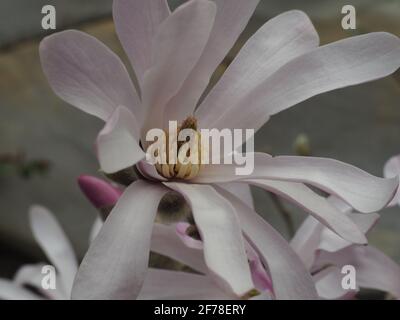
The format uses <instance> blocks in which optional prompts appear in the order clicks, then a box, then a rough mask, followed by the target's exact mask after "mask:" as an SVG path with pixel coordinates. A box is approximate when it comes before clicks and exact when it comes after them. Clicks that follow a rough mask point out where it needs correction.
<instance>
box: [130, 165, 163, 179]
mask: <svg viewBox="0 0 400 320" xmlns="http://www.w3.org/2000/svg"><path fill="white" fill-rule="evenodd" d="M136 169H138V171H139V172H140V174H141V175H143V177H145V178H146V179H148V180H154V181H167V179H165V178H164V177H163V176H161V175H160V174H159V173H158V171H157V170H156V167H155V166H154V165H152V164H150V163H148V162H147V161H146V160H142V161H139V162H138V163H137V164H136Z"/></svg>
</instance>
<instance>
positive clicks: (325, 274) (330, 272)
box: [313, 266, 359, 300]
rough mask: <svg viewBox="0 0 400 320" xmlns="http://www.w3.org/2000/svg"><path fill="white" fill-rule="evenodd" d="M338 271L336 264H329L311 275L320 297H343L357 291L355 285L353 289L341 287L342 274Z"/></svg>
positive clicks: (331, 298) (332, 298) (328, 298)
mask: <svg viewBox="0 0 400 320" xmlns="http://www.w3.org/2000/svg"><path fill="white" fill-rule="evenodd" d="M340 271H341V270H340V269H339V268H338V267H336V266H329V267H327V268H325V269H323V270H322V271H320V272H318V273H317V274H315V275H314V276H313V278H314V280H315V287H316V288H317V291H318V295H319V296H320V297H321V298H322V299H327V300H334V299H345V298H346V296H349V295H351V296H352V295H354V294H356V293H357V292H358V290H359V288H358V286H357V285H356V289H355V290H352V289H349V290H345V289H343V287H342V279H343V277H344V274H342V273H341V272H340Z"/></svg>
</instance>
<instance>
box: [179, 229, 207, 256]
mask: <svg viewBox="0 0 400 320" xmlns="http://www.w3.org/2000/svg"><path fill="white" fill-rule="evenodd" d="M190 226H191V225H190V224H189V223H187V222H179V223H177V224H176V234H177V235H178V237H179V238H180V239H181V241H182V242H183V243H184V244H185V246H186V247H188V248H192V249H198V250H203V249H204V246H203V242H202V241H201V240H197V239H194V238H192V237H191V236H189V235H188V234H187V229H188V228H189V227H190Z"/></svg>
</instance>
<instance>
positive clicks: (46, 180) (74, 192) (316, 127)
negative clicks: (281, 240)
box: [0, 0, 400, 277]
mask: <svg viewBox="0 0 400 320" xmlns="http://www.w3.org/2000/svg"><path fill="white" fill-rule="evenodd" d="M169 2H170V5H171V7H172V8H174V7H176V6H177V5H178V4H180V3H182V1H178V0H175V1H169ZM46 4H51V5H54V6H55V7H56V10H57V31H61V30H63V29H69V28H73V29H79V30H82V31H85V32H88V33H89V34H91V35H93V36H95V37H97V38H98V39H100V40H101V41H103V42H104V43H105V44H106V45H108V46H109V47H111V48H112V49H113V50H114V51H115V52H116V53H117V54H118V55H119V56H120V57H122V59H123V60H124V62H127V59H126V56H125V54H124V53H123V51H122V48H121V46H120V43H119V41H118V39H117V37H116V34H115V31H114V25H113V21H112V18H111V6H112V0H68V1H67V0H58V1H50V0H35V1H31V0H1V2H0V277H12V275H13V274H14V273H15V271H16V270H17V268H18V267H19V266H20V265H21V264H24V263H28V262H39V261H45V257H44V255H43V253H42V252H41V251H40V249H39V247H38V246H37V245H36V244H35V242H34V240H33V238H32V235H31V232H30V229H29V223H28V216H27V212H28V208H29V206H30V205H31V204H41V205H44V206H46V207H48V208H49V209H50V210H52V211H53V212H54V213H55V215H56V216H57V218H58V219H59V221H60V223H61V224H62V226H63V227H64V229H65V231H66V233H67V235H68V236H69V238H70V239H71V241H72V244H73V246H74V248H75V249H76V252H77V253H78V256H79V257H82V256H83V254H84V252H85V250H86V249H87V246H88V235H89V230H90V228H91V225H92V223H93V221H94V219H95V217H96V210H95V209H94V208H92V207H91V205H90V204H89V203H88V202H87V201H86V199H85V198H84V197H83V195H82V194H81V193H80V191H79V189H78V186H77V183H76V178H77V177H78V176H79V175H80V174H82V173H85V174H92V175H97V176H100V174H99V173H98V165H97V160H96V157H95V153H94V147H93V146H94V140H95V137H96V134H97V132H98V131H99V130H100V129H101V127H102V122H101V121H99V120H97V119H96V118H94V117H91V116H89V115H86V114H84V113H83V112H81V111H79V110H77V109H75V108H73V107H71V106H69V105H67V104H66V103H64V102H63V101H62V100H60V99H59V98H58V97H56V96H55V95H54V94H53V92H52V91H51V89H50V87H49V86H48V84H47V82H46V80H45V78H44V76H43V73H42V71H41V66H40V62H39V55H38V45H39V42H40V40H41V39H42V38H43V37H44V36H45V35H46V34H47V33H48V32H46V31H44V30H43V29H42V28H41V19H42V17H43V15H42V14H41V9H42V7H43V6H44V5H46ZM345 4H352V5H354V6H355V7H356V10H357V30H354V31H345V30H343V29H342V27H341V19H342V14H341V9H342V7H343V6H344V5H345ZM290 9H300V10H303V11H305V12H306V13H307V14H308V15H309V16H310V17H311V19H312V21H313V22H314V24H315V26H316V28H317V30H318V32H319V34H320V37H321V43H322V44H326V43H329V42H332V41H336V40H339V39H343V38H346V37H349V36H353V35H357V34H361V33H366V32H372V31H387V32H391V33H393V34H395V35H397V36H400V0H380V1H376V0H351V1H341V0H336V1H332V0H319V1H315V0H285V1H282V0H261V3H260V5H259V7H258V9H257V11H256V14H255V16H254V17H253V18H252V20H251V22H250V24H249V26H248V27H247V29H246V30H245V32H244V33H243V35H242V37H241V39H240V40H239V41H238V43H237V45H236V46H235V47H234V48H233V50H232V52H231V53H230V54H229V56H228V57H227V59H226V60H225V61H224V63H223V64H222V65H221V66H220V67H219V69H218V70H217V71H216V73H215V77H214V81H215V80H216V79H218V77H219V76H220V75H221V73H222V72H223V71H224V69H225V68H226V66H227V65H228V64H229V62H230V61H231V60H232V58H233V57H234V55H235V53H236V52H237V50H238V49H239V48H240V46H241V45H243V43H244V41H245V40H246V39H247V38H248V37H249V36H251V35H252V34H253V33H254V32H255V31H256V30H257V29H258V28H259V27H260V26H261V25H262V24H263V23H265V22H266V21H268V20H269V19H270V18H272V17H274V16H275V15H277V14H279V13H282V12H284V11H286V10H290ZM256 149H257V150H258V151H265V152H269V153H272V154H274V155H277V154H286V155H287V154H296V153H299V152H300V153H306V154H312V155H314V156H323V157H331V158H335V159H338V160H341V161H345V162H348V163H351V164H354V165H356V166H358V167H360V168H362V169H364V170H366V171H368V172H370V173H372V174H375V175H378V176H382V168H383V165H384V163H385V162H386V160H387V159H389V158H390V157H391V156H393V155H395V154H399V153H400V72H399V71H397V73H396V74H395V75H394V76H391V77H388V78H385V79H383V80H379V81H375V82H373V83H368V84H364V85H361V86H356V87H352V88H346V89H342V90H339V91H335V92H332V93H328V94H324V95H321V96H318V97H315V98H312V99H310V100H308V101H306V102H304V103H301V104H299V105H297V106H296V107H294V108H291V109H289V110H287V111H284V112H282V113H280V114H278V115H276V116H274V117H273V118H272V119H271V120H270V121H269V122H268V123H267V124H266V125H265V126H264V127H263V128H262V129H261V130H260V131H259V132H258V133H257V136H256ZM253 194H254V197H255V200H256V207H257V209H258V211H259V212H260V214H262V215H263V216H264V217H265V218H266V219H267V220H268V221H269V222H270V223H272V224H273V225H274V226H275V227H276V228H277V229H278V230H279V231H281V233H282V234H283V235H284V236H285V237H287V238H289V237H290V230H289V228H288V226H287V223H286V222H285V219H284V218H283V216H282V211H285V212H288V213H289V215H290V216H291V219H292V220H293V223H294V225H295V226H298V225H299V224H300V223H301V221H302V219H304V217H305V214H304V213H303V212H302V211H301V210H300V209H298V208H296V207H293V206H291V205H288V204H287V203H283V204H280V203H276V202H274V200H273V199H272V198H271V197H270V196H269V195H268V194H266V193H265V192H263V191H259V190H253ZM369 239H370V243H372V244H373V245H375V246H377V247H379V248H380V249H381V250H383V251H384V252H386V253H387V254H388V255H389V256H391V257H392V258H394V259H395V260H397V261H398V262H400V208H399V207H398V208H393V209H386V210H384V211H383V212H382V217H381V219H380V222H379V223H378V225H377V227H376V228H375V229H374V230H373V231H372V232H371V233H370V236H369Z"/></svg>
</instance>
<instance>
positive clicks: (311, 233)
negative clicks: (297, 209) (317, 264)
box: [290, 216, 324, 269]
mask: <svg viewBox="0 0 400 320" xmlns="http://www.w3.org/2000/svg"><path fill="white" fill-rule="evenodd" d="M323 228H324V226H323V224H321V223H320V222H318V220H317V219H315V218H314V217H313V216H308V217H307V218H306V219H305V220H304V222H303V223H302V224H301V226H300V227H299V229H297V231H296V234H295V235H294V237H293V239H292V240H290V245H291V247H292V248H293V250H294V251H296V253H297V254H298V256H299V257H300V259H301V260H302V261H303V262H304V264H305V265H306V267H307V268H308V269H311V267H312V265H313V263H314V259H315V253H316V251H317V250H318V246H319V244H320V241H321V232H322V229H323Z"/></svg>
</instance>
